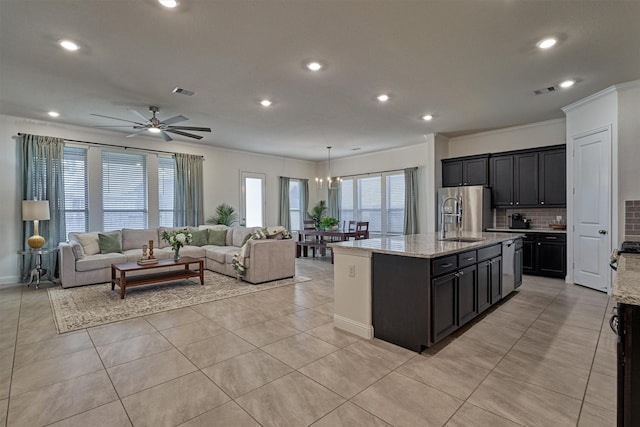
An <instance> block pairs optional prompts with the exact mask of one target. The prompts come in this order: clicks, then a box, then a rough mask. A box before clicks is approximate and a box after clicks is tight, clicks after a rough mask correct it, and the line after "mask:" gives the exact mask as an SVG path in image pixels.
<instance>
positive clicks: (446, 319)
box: [431, 273, 458, 343]
mask: <svg viewBox="0 0 640 427" xmlns="http://www.w3.org/2000/svg"><path fill="white" fill-rule="evenodd" d="M457 275H458V273H450V274H447V275H445V276H442V277H438V278H436V279H433V280H432V281H431V313H432V316H431V319H432V321H431V337H432V340H433V342H434V343H435V342H438V341H440V340H441V339H442V338H444V337H446V336H447V335H449V334H450V333H451V332H453V331H455V330H456V329H457V328H458V304H457V298H456V297H457V287H458V276H457Z"/></svg>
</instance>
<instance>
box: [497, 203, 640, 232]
mask: <svg viewBox="0 0 640 427" xmlns="http://www.w3.org/2000/svg"><path fill="white" fill-rule="evenodd" d="M637 209H638V210H639V211H640V202H638V208H637ZM514 213H519V214H522V215H523V216H524V217H525V218H527V219H530V220H531V226H530V227H531V228H532V229H541V228H549V224H551V223H553V222H555V221H556V217H558V216H560V217H562V223H563V224H566V223H567V209H566V208H518V209H507V208H497V209H494V210H493V221H494V224H495V227H496V228H508V227H509V225H511V214H514ZM637 218H638V221H639V223H638V227H639V230H640V213H638V217H637ZM639 233H640V231H639Z"/></svg>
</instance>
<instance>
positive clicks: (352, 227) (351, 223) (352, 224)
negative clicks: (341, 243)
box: [347, 221, 356, 233]
mask: <svg viewBox="0 0 640 427" xmlns="http://www.w3.org/2000/svg"><path fill="white" fill-rule="evenodd" d="M347 231H348V232H349V233H353V232H354V231H356V221H349V228H348V229H347Z"/></svg>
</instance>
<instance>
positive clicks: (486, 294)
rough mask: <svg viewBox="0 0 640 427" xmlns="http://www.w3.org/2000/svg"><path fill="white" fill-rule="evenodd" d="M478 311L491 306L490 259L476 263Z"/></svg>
mask: <svg viewBox="0 0 640 427" xmlns="http://www.w3.org/2000/svg"><path fill="white" fill-rule="evenodd" d="M477 273H478V279H477V281H478V313H482V312H483V311H485V310H486V309H487V308H489V307H491V261H483V262H481V263H479V264H478V271H477Z"/></svg>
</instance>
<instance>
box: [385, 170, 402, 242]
mask: <svg viewBox="0 0 640 427" xmlns="http://www.w3.org/2000/svg"><path fill="white" fill-rule="evenodd" d="M386 181H387V183H386V184H387V194H386V199H387V200H386V205H387V234H402V233H403V230H404V174H395V175H387V176H386Z"/></svg>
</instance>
